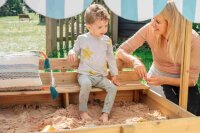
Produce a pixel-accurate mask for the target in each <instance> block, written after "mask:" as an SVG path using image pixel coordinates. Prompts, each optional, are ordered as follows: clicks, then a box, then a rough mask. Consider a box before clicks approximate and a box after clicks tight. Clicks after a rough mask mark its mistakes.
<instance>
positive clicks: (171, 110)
mask: <svg viewBox="0 0 200 133" xmlns="http://www.w3.org/2000/svg"><path fill="white" fill-rule="evenodd" d="M141 100H142V101H141V102H143V103H145V104H147V105H149V107H150V108H154V109H158V110H160V111H161V112H162V113H163V114H165V115H167V116H168V117H169V118H180V117H191V116H194V115H193V114H191V113H190V112H187V111H186V110H184V109H183V108H181V107H179V106H178V105H176V104H174V103H173V102H171V101H169V100H167V99H166V98H164V97H162V96H160V95H159V94H157V93H155V92H154V91H152V90H150V89H149V90H148V92H147V95H144V96H143V97H142V98H141Z"/></svg>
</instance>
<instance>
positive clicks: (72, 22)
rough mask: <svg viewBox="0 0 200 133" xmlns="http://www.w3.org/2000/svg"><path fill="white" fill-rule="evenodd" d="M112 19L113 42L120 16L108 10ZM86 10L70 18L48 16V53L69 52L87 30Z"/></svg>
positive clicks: (101, 1)
mask: <svg viewBox="0 0 200 133" xmlns="http://www.w3.org/2000/svg"><path fill="white" fill-rule="evenodd" d="M94 2H95V3H99V4H103V5H105V4H104V2H103V0H94ZM108 11H109V13H110V15H111V19H110V22H109V27H108V33H107V34H108V35H109V36H110V37H111V38H112V40H113V42H114V43H116V42H117V37H118V17H117V16H116V15H114V14H113V13H112V12H111V11H110V10H108ZM84 24H85V23H84V12H83V13H81V14H79V15H76V16H74V17H71V18H68V19H60V20H55V19H51V18H46V53H47V55H51V54H52V53H53V51H55V52H57V51H64V52H68V51H69V49H71V48H72V47H73V44H74V41H75V40H76V38H77V36H78V35H80V34H83V33H85V32H87V29H86V28H85V26H84Z"/></svg>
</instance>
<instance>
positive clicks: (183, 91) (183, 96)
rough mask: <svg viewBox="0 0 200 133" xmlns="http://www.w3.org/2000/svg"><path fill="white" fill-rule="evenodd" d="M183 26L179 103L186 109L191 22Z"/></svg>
mask: <svg viewBox="0 0 200 133" xmlns="http://www.w3.org/2000/svg"><path fill="white" fill-rule="evenodd" d="M187 23H189V24H188V25H187V26H186V27H185V44H184V45H183V46H182V59H181V83H180V95H179V96H180V97H179V105H180V106H181V107H183V108H184V109H186V110H187V103H188V84H189V69H190V52H191V39H192V23H191V22H189V21H188V22H187Z"/></svg>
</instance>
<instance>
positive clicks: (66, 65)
mask: <svg viewBox="0 0 200 133" xmlns="http://www.w3.org/2000/svg"><path fill="white" fill-rule="evenodd" d="M49 61H50V65H51V69H52V70H55V69H58V70H61V69H77V68H78V63H79V61H77V62H74V63H71V62H68V61H67V58H49ZM117 65H118V68H119V70H122V69H123V68H133V64H132V63H130V64H127V63H125V62H122V61H121V60H119V59H117ZM39 69H40V70H44V59H40V62H39Z"/></svg>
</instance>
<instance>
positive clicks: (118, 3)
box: [0, 0, 200, 23]
mask: <svg viewBox="0 0 200 133" xmlns="http://www.w3.org/2000/svg"><path fill="white" fill-rule="evenodd" d="M24 1H25V3H26V4H27V5H28V6H29V7H30V8H32V9H33V10H34V11H36V12H38V13H40V14H42V15H44V16H48V17H51V18H55V19H62V18H69V17H72V16H74V15H77V14H79V13H81V12H82V11H83V10H84V9H86V8H87V7H88V6H89V5H90V4H91V3H92V1H93V0H24ZM174 1H175V4H176V6H177V8H178V10H179V11H180V13H181V14H182V15H183V16H184V17H186V18H187V19H188V20H190V21H192V22H195V23H200V0H174ZM5 2H6V0H0V6H2V5H3V4H4V3H5ZM104 2H105V3H106V5H107V6H108V7H109V8H110V9H111V10H112V11H113V12H114V13H115V14H117V15H119V16H121V17H123V18H125V19H129V20H134V21H143V20H147V19H150V18H152V17H153V16H155V15H157V14H158V13H159V12H160V11H161V10H162V9H163V8H164V7H165V4H166V2H167V0H104Z"/></svg>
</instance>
